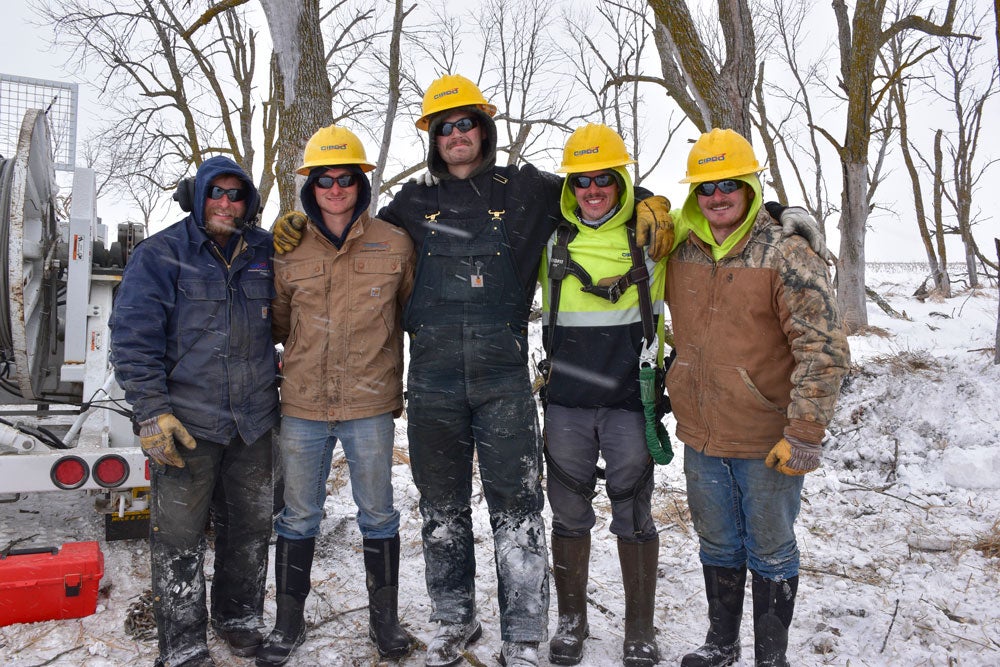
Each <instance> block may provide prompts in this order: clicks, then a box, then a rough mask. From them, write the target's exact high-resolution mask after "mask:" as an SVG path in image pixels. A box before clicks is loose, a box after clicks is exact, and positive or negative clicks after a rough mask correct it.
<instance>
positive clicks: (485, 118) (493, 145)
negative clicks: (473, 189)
mask: <svg viewBox="0 0 1000 667" xmlns="http://www.w3.org/2000/svg"><path fill="white" fill-rule="evenodd" d="M457 111H461V112H466V113H468V114H469V115H470V116H475V117H476V118H477V119H479V127H480V128H482V135H483V149H482V150H483V162H482V164H480V165H479V167H477V168H476V170H475V171H474V172H472V174H470V175H469V177H470V178H471V177H473V176H478V175H479V174H481V173H483V172H484V171H489V170H491V169H493V166H494V165H495V164H496V161H497V125H496V123H494V122H493V119H492V118H491V117H490V115H489V114H487V113H485V112H484V111H482V110H480V109H479V107H476V106H468V107H457V108H455V109H448V110H446V111H442V112H440V113H437V114H435V115H434V116H433V117H432V118H431V124H430V127H428V128H427V131H428V134H429V135H430V137H429V139H428V147H427V169H428V171H430V172H431V173H432V174H434V175H435V176H437V177H438V178H441V179H451V178H454V177H453V176H452V175H451V173H450V172H449V171H448V165H447V164H445V161H444V160H442V159H441V156H440V155H438V151H437V141H436V137H435V132H436V131H437V129H438V127H440V126H441V123H443V122H444V119H445V118H447V117H448V116H450V115H451V114H453V113H455V112H457Z"/></svg>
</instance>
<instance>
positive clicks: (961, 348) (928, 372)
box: [0, 264, 1000, 667]
mask: <svg viewBox="0 0 1000 667" xmlns="http://www.w3.org/2000/svg"><path fill="white" fill-rule="evenodd" d="M923 271H924V269H923V267H921V266H920V265H891V264H890V265H874V266H871V267H869V270H868V279H867V282H868V285H869V286H870V287H872V288H874V289H875V290H876V292H878V293H879V294H880V295H881V296H883V297H884V298H885V299H886V300H887V301H888V302H889V303H890V304H891V305H892V306H893V308H895V309H896V310H897V311H900V312H905V314H906V316H907V318H908V319H894V318H891V317H890V316H888V315H887V314H886V313H884V312H883V311H882V310H881V309H879V308H878V306H876V305H875V304H874V303H870V304H869V320H870V324H871V325H872V329H871V332H870V333H868V334H867V335H864V336H854V337H852V338H851V339H850V342H851V351H852V355H853V362H854V368H853V371H852V373H851V375H850V376H849V378H848V381H847V383H846V384H845V387H844V390H843V394H842V397H841V401H840V405H839V408H838V411H837V417H836V420H835V422H834V423H833V424H831V426H830V432H831V436H832V438H831V440H830V442H829V443H828V444H827V447H826V449H825V454H824V462H823V467H822V468H821V469H820V470H819V471H817V472H815V473H812V474H810V475H809V476H808V477H807V478H806V483H805V490H804V492H803V506H802V514H801V516H800V520H799V524H798V536H799V545H800V548H801V551H802V564H803V571H802V574H801V578H800V585H799V597H798V601H797V604H796V613H795V620H794V622H793V626H792V630H791V636H790V642H789V658H790V660H791V661H792V663H793V664H795V665H858V666H860V665H905V666H914V665H1000V554H998V552H997V548H998V541H1000V366H995V365H993V344H994V337H995V332H996V320H997V287H996V285H995V284H990V285H988V286H986V287H985V288H984V289H982V290H979V291H975V292H970V291H968V290H967V289H964V288H963V285H962V284H956V285H955V289H956V296H954V297H953V298H950V299H947V300H943V299H937V298H934V297H931V298H928V299H927V300H926V301H924V302H920V301H918V300H917V299H916V298H914V297H912V296H911V295H912V294H913V292H914V291H915V290H916V288H917V286H918V285H919V284H920V282H922V280H923V278H924V273H923ZM537 339H538V336H537V333H536V334H535V340H536V341H537ZM671 426H672V425H671ZM396 429H397V457H396V458H397V463H398V465H396V467H395V468H394V483H395V486H396V490H397V500H398V505H399V509H400V511H401V513H402V526H401V539H402V561H403V566H402V572H401V575H400V577H401V582H400V587H401V594H400V616H401V619H402V622H403V624H404V626H405V627H406V628H407V629H408V630H409V631H410V632H411V633H412V634H413V635H414V636H416V637H417V638H418V639H419V640H420V641H421V642H426V641H427V640H428V639H429V638H430V637H431V636H432V635H433V632H434V627H433V626H432V625H431V624H430V623H429V622H428V620H427V619H428V616H429V613H430V609H429V603H428V600H427V595H426V592H425V589H424V580H423V574H424V572H423V559H422V557H421V551H420V532H419V529H420V517H419V513H418V511H417V492H416V489H415V488H414V486H413V482H412V479H411V477H410V471H409V468H408V466H407V465H406V461H407V457H406V439H405V433H406V425H405V421H403V420H398V421H397V424H396ZM671 432H672V428H671ZM675 444H676V443H675ZM676 449H678V450H680V449H682V448H681V447H676ZM339 454H340V452H339V451H338V455H339ZM0 465H2V461H0ZM334 466H335V469H334V471H333V472H332V473H331V476H330V481H329V490H330V493H329V496H328V500H327V504H326V514H327V516H326V518H325V520H324V522H323V534H322V536H321V537H320V538H319V539H318V541H317V556H316V563H315V566H314V568H313V573H312V581H313V592H312V594H311V595H310V596H309V599H308V602H307V607H306V610H307V621H308V623H309V638H308V641H307V642H306V643H305V644H304V645H303V646H302V647H301V648H300V649H299V651H298V652H297V653H296V655H295V658H294V659H293V660H291V661H290V662H289V663H288V664H290V665H310V666H311V665H323V666H338V665H371V664H377V663H378V659H377V654H376V653H375V650H374V648H373V647H372V645H371V643H370V642H369V640H368V632H367V621H368V613H367V595H366V592H365V587H364V573H363V566H362V555H361V537H360V534H359V532H358V530H357V527H356V524H355V522H354V512H355V510H354V507H353V503H352V501H351V493H350V488H349V482H348V475H347V467H346V464H345V462H344V461H343V458H342V457H339V456H338V458H336V459H335V461H334ZM681 468H682V466H681V457H680V455H678V456H677V457H676V458H675V460H674V462H673V463H671V464H670V465H669V466H666V467H659V468H658V469H657V473H656V475H657V476H656V494H655V496H654V503H655V509H654V513H655V518H656V520H657V524H658V526H659V528H660V531H661V536H660V539H661V547H660V567H659V574H660V578H659V582H658V586H657V605H656V627H657V631H658V641H659V645H660V649H661V652H662V658H663V659H662V662H661V664H665V665H677V664H679V662H680V658H681V656H682V655H684V653H686V652H688V651H690V650H691V649H692V648H694V647H695V646H697V645H699V644H700V643H701V641H702V639H703V638H704V633H705V630H706V628H707V622H706V604H705V600H704V592H703V581H702V574H701V567H700V565H699V563H698V558H697V539H696V537H695V535H694V532H693V530H692V528H691V527H690V524H689V516H688V511H687V505H686V501H685V494H684V481H683V475H682V469H681ZM596 502H597V503H598V505H599V506H600V507H601V508H602V511H601V512H600V515H599V519H598V526H597V528H596V530H595V533H594V542H593V554H592V561H591V582H590V590H589V595H590V600H591V606H590V626H591V635H592V636H591V638H590V639H589V640H588V641H587V644H586V649H585V653H584V661H583V663H582V664H584V665H591V666H597V665H601V666H604V665H613V664H621V642H622V632H623V616H624V604H623V600H622V592H621V577H620V574H619V568H618V557H617V551H616V548H615V541H614V538H613V536H611V534H610V533H609V532H608V531H607V523H608V518H609V512H608V501H607V498H606V496H604V495H603V494H602V495H600V496H599V497H598V499H597V500H596ZM474 520H475V523H476V531H477V537H478V539H479V541H478V544H477V557H478V567H479V576H478V588H477V595H478V608H479V613H480V616H481V619H482V621H483V630H484V632H483V637H482V639H480V640H479V641H478V642H477V643H475V644H473V645H472V646H471V647H470V650H469V651H468V653H467V659H468V662H469V663H470V664H473V665H490V666H492V665H496V664H498V663H497V661H496V654H497V653H498V651H499V647H500V638H499V619H498V611H497V600H496V578H495V571H494V567H493V561H492V540H491V538H490V534H489V520H488V516H487V512H486V504H485V501H484V500H483V498H482V495H481V494H480V493H477V494H476V495H475V497H474ZM30 535H33V536H35V537H33V538H32V539H31V540H30V542H29V543H28V544H32V545H50V544H57V545H58V544H61V543H63V542H67V541H75V540H100V539H101V536H102V535H103V524H102V521H101V519H100V517H99V516H98V515H97V514H96V513H95V512H93V511H92V510H91V501H90V499H89V498H87V497H86V496H84V495H82V494H79V495H77V494H73V493H66V494H61V495H55V494H41V495H36V496H34V497H31V498H28V499H26V500H24V501H22V502H19V503H16V504H12V505H0V544H6V543H7V542H9V541H10V540H12V539H16V538H18V537H25V536H30ZM990 545H992V547H990ZM18 546H25V545H24V544H19V545H18ZM102 546H103V550H104V555H105V559H106V563H105V564H106V573H105V576H104V579H103V581H102V582H101V589H100V591H101V592H100V596H99V599H98V607H97V613H95V614H94V615H92V616H90V617H88V618H83V619H76V620H66V621H57V622H48V623H35V624H28V625H15V626H8V627H5V628H0V665H2V666H5V667H28V666H40V665H86V666H89V667H98V666H102V667H103V666H107V665H114V666H117V665H133V664H136V665H150V664H152V662H153V660H154V659H155V657H156V642H155V639H134V638H133V637H132V636H130V635H129V634H128V633H127V632H126V630H125V624H124V621H125V617H126V611H127V610H128V609H129V607H130V606H131V605H133V603H135V602H136V601H137V600H138V599H139V596H140V595H141V594H142V593H143V591H144V590H145V589H146V588H147V586H148V583H149V565H148V554H147V550H146V546H145V543H144V542H142V541H130V542H116V543H110V544H103V545H102ZM990 548H992V551H991V550H990ZM208 563H209V568H208V569H209V572H211V567H210V564H211V556H209V560H208ZM273 586H274V584H273V575H272V576H269V591H268V599H267V603H266V605H267V606H266V620H267V622H268V623H271V622H273V614H274V589H273ZM552 598H553V603H552V609H551V611H550V620H549V629H550V631H551V630H552V629H554V628H555V625H556V609H555V592H554V591H553V594H552ZM747 598H748V600H747V604H746V610H745V613H744V621H743V655H744V657H743V659H742V662H741V663H740V664H741V665H752V664H753V659H752V656H753V643H752V641H753V640H752V622H751V618H750V603H749V591H748V595H747ZM209 642H210V647H211V651H212V655H213V657H214V658H215V660H216V661H217V662H218V664H220V665H228V666H244V665H252V664H253V661H252V659H245V658H236V657H233V656H231V655H229V653H228V651H227V649H226V648H225V646H224V645H223V644H222V643H221V642H219V641H218V640H217V639H215V637H214V636H212V635H211V634H210V637H209ZM546 657H547V651H544V650H543V651H542V664H548V663H547V661H546ZM399 664H401V665H422V664H423V654H422V651H419V650H418V651H417V652H415V653H414V654H413V655H411V656H409V657H408V658H406V659H404V660H402V661H401V662H400V663H399Z"/></svg>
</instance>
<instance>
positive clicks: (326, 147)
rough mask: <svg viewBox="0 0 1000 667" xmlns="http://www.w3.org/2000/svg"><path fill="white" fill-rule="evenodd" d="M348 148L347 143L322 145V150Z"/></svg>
mask: <svg viewBox="0 0 1000 667" xmlns="http://www.w3.org/2000/svg"><path fill="white" fill-rule="evenodd" d="M346 148H347V144H334V145H333V146H320V147H319V149H320V150H321V151H342V150H345V149H346Z"/></svg>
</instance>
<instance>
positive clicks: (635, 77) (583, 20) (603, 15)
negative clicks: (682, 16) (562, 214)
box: [564, 0, 686, 185]
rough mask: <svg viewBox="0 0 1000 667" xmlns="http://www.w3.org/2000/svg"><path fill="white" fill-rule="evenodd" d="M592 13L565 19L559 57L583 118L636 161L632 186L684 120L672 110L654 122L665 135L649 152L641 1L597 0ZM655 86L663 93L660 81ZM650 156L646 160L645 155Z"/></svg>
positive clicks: (649, 30) (649, 24) (647, 23)
mask: <svg viewBox="0 0 1000 667" xmlns="http://www.w3.org/2000/svg"><path fill="white" fill-rule="evenodd" d="M592 11H593V12H596V13H597V15H598V16H599V17H600V19H599V20H598V19H597V18H595V17H594V16H593V14H592ZM592 11H591V7H586V8H585V9H584V11H582V12H578V13H575V14H568V15H567V17H566V25H567V31H568V33H569V40H568V41H567V42H566V43H567V46H565V47H564V55H565V59H566V60H567V61H568V62H569V63H571V65H572V70H573V78H574V80H575V85H574V91H573V92H574V93H576V95H577V98H578V99H581V98H582V99H581V101H583V99H585V100H586V101H585V102H583V104H584V105H585V106H583V107H582V109H583V110H584V111H585V113H586V117H587V119H588V120H596V121H599V122H601V123H603V124H605V125H608V126H609V127H612V128H614V129H615V130H616V131H617V132H618V134H620V135H621V136H622V138H624V139H625V141H626V145H628V146H629V154H630V155H631V156H632V157H633V158H634V159H635V160H636V161H637V164H636V165H635V169H634V171H635V178H634V179H633V180H634V182H635V183H636V184H637V185H638V184H641V183H642V181H643V179H644V178H645V177H646V176H647V175H648V174H649V173H651V172H652V171H654V170H655V169H656V168H657V167H658V166H659V164H660V162H661V160H662V159H663V156H664V155H665V153H666V150H667V147H668V146H669V145H670V142H671V140H672V139H673V138H674V136H675V135H676V133H677V131H678V130H679V129H680V127H681V125H682V124H683V123H684V121H685V120H686V118H685V117H684V116H683V115H679V117H675V115H676V114H675V110H671V111H670V114H669V115H668V116H667V117H666V118H665V119H664V118H663V117H662V116H661V117H659V118H657V121H656V125H657V126H659V127H661V128H662V129H664V130H665V131H666V136H665V138H664V139H663V140H662V141H659V142H657V144H656V145H655V146H653V147H652V149H651V148H650V146H651V142H650V140H649V135H650V134H651V133H650V131H649V130H650V124H649V122H648V121H646V122H644V117H643V110H644V109H645V108H646V106H647V105H646V104H645V98H644V96H643V94H642V91H643V88H644V87H645V88H648V84H649V83H650V80H649V78H648V77H646V76H644V75H643V74H642V73H641V72H642V71H643V67H644V65H645V61H646V59H647V51H648V50H649V47H650V43H651V41H652V36H653V31H654V30H655V26H654V24H653V20H654V19H653V18H652V17H651V16H650V15H648V14H650V13H651V10H650V9H649V6H648V5H647V4H646V2H645V0H624V1H623V2H618V1H617V0H601V2H600V3H598V4H597V5H595V6H593V8H592ZM596 26H603V27H604V28H605V29H604V30H600V29H595V27H596ZM653 47H654V49H655V45H653ZM655 83H657V84H659V86H658V88H659V87H663V88H664V90H665V86H663V82H662V80H659V81H655ZM650 154H651V155H652V157H647V156H649V155H650Z"/></svg>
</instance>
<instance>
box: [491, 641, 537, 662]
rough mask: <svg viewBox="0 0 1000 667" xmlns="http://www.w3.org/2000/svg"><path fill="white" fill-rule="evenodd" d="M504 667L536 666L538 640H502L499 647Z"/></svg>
mask: <svg viewBox="0 0 1000 667" xmlns="http://www.w3.org/2000/svg"><path fill="white" fill-rule="evenodd" d="M500 664H501V665H503V666H504V667H538V642H504V643H503V646H502V647H501V648H500Z"/></svg>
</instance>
